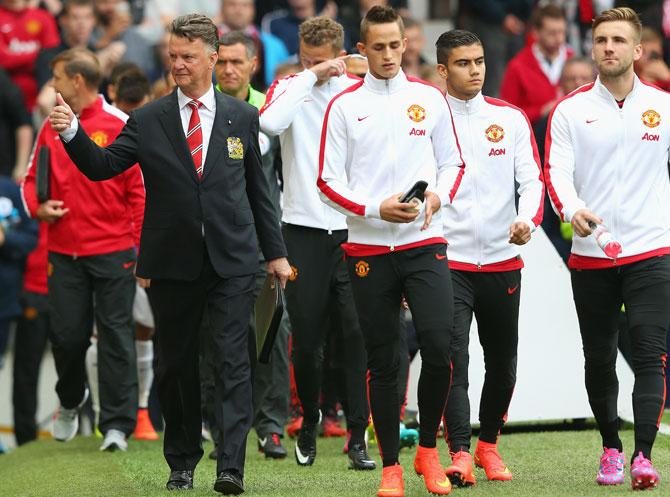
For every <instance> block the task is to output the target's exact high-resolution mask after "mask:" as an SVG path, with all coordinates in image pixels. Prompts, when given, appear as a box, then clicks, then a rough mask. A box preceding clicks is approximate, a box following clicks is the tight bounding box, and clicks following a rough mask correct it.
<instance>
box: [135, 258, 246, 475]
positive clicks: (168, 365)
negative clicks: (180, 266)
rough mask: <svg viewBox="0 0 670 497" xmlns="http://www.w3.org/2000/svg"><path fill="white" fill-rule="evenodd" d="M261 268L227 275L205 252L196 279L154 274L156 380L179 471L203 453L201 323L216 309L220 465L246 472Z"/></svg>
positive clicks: (169, 450) (166, 448) (169, 452)
mask: <svg viewBox="0 0 670 497" xmlns="http://www.w3.org/2000/svg"><path fill="white" fill-rule="evenodd" d="M253 289H254V275H253V274H250V275H245V276H237V277H231V278H221V277H220V276H218V275H217V274H216V272H215V271H214V268H213V267H212V264H211V262H210V261H209V258H208V257H207V256H205V260H204V261H203V267H202V271H201V273H200V275H199V276H198V278H197V279H195V280H194V281H173V280H154V281H152V282H151V287H150V288H149V289H148V292H147V294H148V296H149V301H150V303H151V307H152V309H153V310H154V313H155V315H154V318H155V320H156V346H157V347H156V352H157V360H156V383H157V386H158V396H159V399H160V403H161V409H162V411H163V416H164V418H165V438H164V442H163V454H164V455H165V459H166V461H167V463H168V465H169V466H170V469H171V470H173V471H177V470H191V469H194V468H195V466H196V465H197V464H198V461H199V460H200V458H201V457H202V453H203V452H202V444H201V439H200V438H201V437H200V433H201V425H202V413H201V407H200V406H201V403H200V378H199V372H198V367H199V359H198V349H199V344H200V340H199V330H200V325H201V321H202V317H203V312H204V310H205V307H207V313H208V315H209V325H210V333H211V334H212V340H211V343H212V347H213V353H214V356H215V357H217V358H218V360H217V361H216V362H215V371H214V375H215V383H216V393H215V406H214V411H215V418H216V424H217V426H218V428H219V431H220V439H221V440H218V441H217V442H218V446H219V450H218V461H217V472H220V471H223V470H226V469H235V470H237V471H239V472H240V473H242V474H243V473H244V456H245V451H246V441H247V434H248V433H249V429H250V427H251V420H252V408H251V374H250V367H249V352H248V336H249V318H250V316H251V311H252V305H253Z"/></svg>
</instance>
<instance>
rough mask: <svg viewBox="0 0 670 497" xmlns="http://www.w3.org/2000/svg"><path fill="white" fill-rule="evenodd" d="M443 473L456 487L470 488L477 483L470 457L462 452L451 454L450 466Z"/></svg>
mask: <svg viewBox="0 0 670 497" xmlns="http://www.w3.org/2000/svg"><path fill="white" fill-rule="evenodd" d="M444 472H445V473H446V474H447V478H449V480H450V481H451V483H453V484H454V485H456V486H458V487H470V486H472V485H474V484H475V483H477V479H476V478H475V472H474V468H473V466H472V456H471V455H470V453H469V452H466V451H464V450H459V451H458V452H456V453H452V454H451V466H449V467H448V468H447V469H446V470H445V471H444Z"/></svg>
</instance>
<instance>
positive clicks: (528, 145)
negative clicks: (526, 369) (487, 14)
mask: <svg viewBox="0 0 670 497" xmlns="http://www.w3.org/2000/svg"><path fill="white" fill-rule="evenodd" d="M436 47H437V61H438V66H437V68H438V71H439V73H440V75H441V76H442V77H443V78H445V79H446V82H447V99H448V101H449V106H450V107H451V112H452V114H453V116H454V125H455V126H456V132H457V133H458V136H459V137H460V144H461V151H462V152H463V159H464V160H465V163H466V164H467V165H468V170H467V174H465V175H464V176H463V182H462V183H461V186H460V188H459V191H458V196H457V198H456V200H455V201H454V202H453V204H451V205H448V206H447V207H446V208H445V212H444V226H445V233H446V237H447V238H448V240H449V251H448V252H449V268H450V269H451V279H452V281H453V285H454V334H453V338H452V349H451V350H452V351H451V360H452V366H453V375H452V384H451V391H450V392H449V402H448V403H447V409H446V411H445V419H446V428H447V429H446V432H447V441H448V443H449V451H450V453H451V454H452V461H453V462H452V465H451V466H449V467H448V468H447V470H446V472H447V476H449V478H450V479H451V482H452V483H455V484H457V485H459V486H469V485H473V484H474V483H475V475H474V473H473V467H472V456H471V455H470V438H471V436H472V428H471V425H470V400H469V398H468V362H469V355H468V345H469V337H470V324H471V323H472V316H473V314H474V316H475V318H476V319H477V330H478V333H479V342H480V343H481V344H482V348H483V349H484V365H485V370H486V374H485V378H484V387H483V389H482V396H481V402H480V405H479V420H480V423H481V430H480V433H479V440H478V442H477V449H476V451H475V463H476V464H477V465H478V466H481V467H483V468H484V470H485V471H486V477H487V478H488V479H489V480H511V479H512V473H511V471H510V470H509V469H508V468H507V466H505V464H504V463H503V461H502V458H501V457H500V454H499V453H498V450H497V438H498V434H499V432H500V428H501V427H502V426H503V424H504V421H505V417H506V413H507V409H508V407H509V403H510V400H511V399H512V392H513V391H514V384H515V382H516V360H517V342H518V336H519V333H518V321H519V296H520V294H521V268H522V267H523V261H522V260H521V257H520V255H519V250H518V248H517V247H516V245H523V244H525V243H527V242H528V241H529V240H530V237H531V233H532V232H533V231H534V230H535V228H536V227H537V226H539V225H540V223H541V222H542V210H543V205H544V182H543V178H542V166H541V165H540V158H539V156H538V152H537V145H536V144H535V138H534V136H533V132H532V130H531V127H530V123H529V121H528V118H527V117H526V115H525V113H524V112H523V111H522V110H520V109H518V108H517V107H515V106H513V105H510V104H508V103H506V102H504V101H502V100H498V99H495V98H489V97H486V96H484V95H482V93H481V89H482V86H483V84H484V77H485V74H486V66H485V63H484V48H483V47H482V44H481V41H480V40H479V38H478V37H477V36H476V35H475V34H473V33H470V32H469V31H462V30H453V31H449V32H447V33H444V34H442V36H440V38H439V39H438V40H437V43H436ZM515 183H518V185H519V189H518V191H519V195H520V197H519V207H518V211H517V207H516V205H515V193H516V192H515V187H514V185H515Z"/></svg>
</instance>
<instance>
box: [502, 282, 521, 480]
mask: <svg viewBox="0 0 670 497" xmlns="http://www.w3.org/2000/svg"><path fill="white" fill-rule="evenodd" d="M517 288H519V285H517V286H515V287H510V288H508V289H507V295H512V294H513V293H514V292H516V289H517ZM505 469H506V470H507V468H505ZM508 471H509V470H508ZM504 473H505V472H504V471H503V474H504Z"/></svg>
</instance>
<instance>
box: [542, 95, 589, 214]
mask: <svg viewBox="0 0 670 497" xmlns="http://www.w3.org/2000/svg"><path fill="white" fill-rule="evenodd" d="M594 84H595V83H589V84H588V85H584V86H582V87H580V88H577V89H576V90H575V91H573V92H572V93H570V94H568V95H566V96H565V97H563V98H562V99H560V100H559V101H558V103H557V104H556V105H554V108H553V109H551V113H550V114H549V120H548V122H547V135H546V138H545V140H544V142H545V145H544V181H545V184H546V185H547V191H548V192H549V197H550V198H551V201H552V202H553V203H554V205H555V206H556V209H558V215H559V217H560V218H561V221H564V222H565V218H564V217H563V202H561V200H560V199H559V198H558V193H556V189H555V188H554V185H553V184H552V182H551V164H550V163H549V156H550V155H551V121H552V119H553V118H554V112H556V108H557V107H558V105H559V104H560V103H561V102H563V101H564V100H567V99H568V98H570V97H572V96H574V95H577V94H578V93H582V92H585V91H588V90H590V89H591V88H593V85H594Z"/></svg>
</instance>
